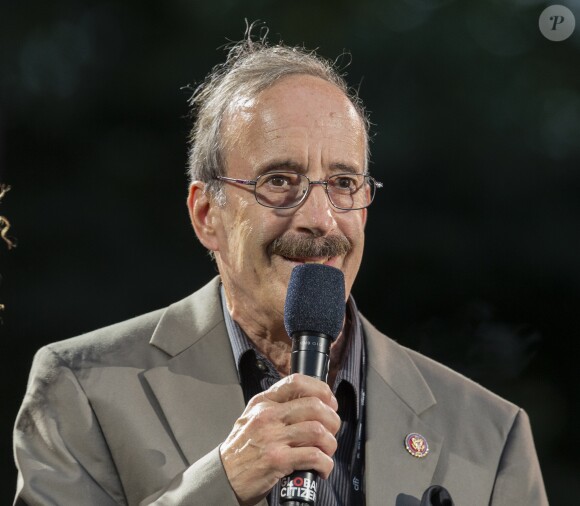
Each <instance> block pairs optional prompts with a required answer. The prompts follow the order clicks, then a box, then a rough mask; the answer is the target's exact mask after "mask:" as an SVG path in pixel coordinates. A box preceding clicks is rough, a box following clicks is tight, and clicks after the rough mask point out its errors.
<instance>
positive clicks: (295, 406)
mask: <svg viewBox="0 0 580 506" xmlns="http://www.w3.org/2000/svg"><path fill="white" fill-rule="evenodd" d="M280 408H281V409H283V411H282V412H281V414H280V420H281V422H282V423H284V424H285V425H293V424H297V423H300V422H306V421H316V422H319V423H321V424H322V425H323V426H324V427H325V428H326V429H327V430H328V431H329V432H330V433H331V434H336V433H337V432H338V430H339V429H340V424H341V420H340V417H339V416H338V414H337V413H336V411H334V410H333V409H331V408H330V407H329V406H328V405H326V404H324V403H323V402H322V401H321V400H320V399H319V398H317V397H303V398H301V399H294V400H292V401H289V402H287V403H284V404H283V405H281V406H280Z"/></svg>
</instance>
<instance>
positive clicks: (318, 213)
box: [296, 183, 336, 235]
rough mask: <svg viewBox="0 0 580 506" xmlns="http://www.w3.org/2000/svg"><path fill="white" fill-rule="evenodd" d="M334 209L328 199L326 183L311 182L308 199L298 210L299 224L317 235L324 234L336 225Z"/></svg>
mask: <svg viewBox="0 0 580 506" xmlns="http://www.w3.org/2000/svg"><path fill="white" fill-rule="evenodd" d="M333 209H334V207H333V206H332V204H331V203H330V200H328V195H327V193H326V187H325V185H324V184H321V183H314V184H311V185H310V192H309V193H308V196H307V197H306V200H305V201H304V202H302V204H301V205H300V207H299V208H298V211H297V212H296V218H297V220H298V223H297V224H298V226H300V227H302V228H306V229H308V230H310V231H311V232H312V233H314V234H315V235H324V234H326V233H327V232H328V231H329V230H332V229H333V228H335V227H336V221H335V218H334V212H333Z"/></svg>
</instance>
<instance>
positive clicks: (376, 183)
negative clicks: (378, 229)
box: [214, 171, 383, 211]
mask: <svg viewBox="0 0 580 506" xmlns="http://www.w3.org/2000/svg"><path fill="white" fill-rule="evenodd" d="M276 174H295V175H297V176H300V177H304V178H306V179H307V181H308V190H307V191H306V192H304V194H303V195H302V197H301V198H300V200H299V201H298V202H296V203H295V204H293V205H291V206H269V205H267V204H264V203H263V202H260V201H259V200H258V194H257V193H256V188H257V186H258V181H259V180H260V178H261V177H263V176H272V175H276ZM340 176H364V177H365V179H368V180H369V181H370V182H371V183H372V195H371V200H370V202H369V203H368V204H367V205H366V206H363V207H340V206H337V205H336V204H335V203H334V202H333V201H332V199H331V198H330V194H329V193H328V179H327V180H326V181H311V180H310V178H309V177H308V176H306V175H305V174H299V173H298V172H290V171H280V172H267V173H265V174H261V175H259V176H258V177H257V178H256V179H237V178H234V177H226V176H216V177H214V179H215V180H218V181H225V182H229V183H239V184H245V185H251V186H253V187H254V198H255V199H256V202H257V203H258V204H260V205H261V206H264V207H269V208H271V209H292V208H294V207H298V206H299V205H300V204H302V202H304V201H305V200H306V199H307V198H308V195H310V190H311V189H312V185H315V184H318V185H322V186H324V192H325V193H326V197H327V198H328V201H329V202H330V203H331V205H332V206H333V207H336V209H340V210H341V211H358V210H360V209H366V208H367V207H369V206H370V205H371V204H372V203H373V200H374V199H375V193H376V190H377V188H382V187H383V183H381V182H380V181H377V180H376V179H375V178H374V177H372V176H370V175H368V174H360V173H356V174H353V173H350V172H344V173H340V174H334V175H332V176H331V177H332V178H335V177H340Z"/></svg>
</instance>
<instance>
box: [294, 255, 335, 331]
mask: <svg viewBox="0 0 580 506" xmlns="http://www.w3.org/2000/svg"><path fill="white" fill-rule="evenodd" d="M344 299H345V295H344V274H343V273H342V271H340V270H339V269H336V268H334V267H330V266H328V265H322V264H302V265H298V266H296V267H294V269H293V270H292V274H291V276H290V283H289V284H288V293H287V295H286V304H285V307H284V325H285V327H286V332H288V335H289V336H292V335H293V334H294V333H296V332H302V331H311V332H316V333H319V334H324V335H326V336H328V337H329V338H330V339H332V340H333V341H334V340H335V339H336V338H337V337H338V335H339V334H340V331H341V330H342V324H343V321H344V310H345V300H344Z"/></svg>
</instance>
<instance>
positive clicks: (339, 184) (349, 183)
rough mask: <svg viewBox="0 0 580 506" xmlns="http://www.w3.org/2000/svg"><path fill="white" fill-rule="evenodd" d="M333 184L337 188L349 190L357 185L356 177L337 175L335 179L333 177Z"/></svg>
mask: <svg viewBox="0 0 580 506" xmlns="http://www.w3.org/2000/svg"><path fill="white" fill-rule="evenodd" d="M333 185H334V187H335V188H337V189H338V190H351V191H354V190H356V186H357V184H356V179H354V178H352V177H347V176H344V177H337V178H336V179H334V182H333Z"/></svg>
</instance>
